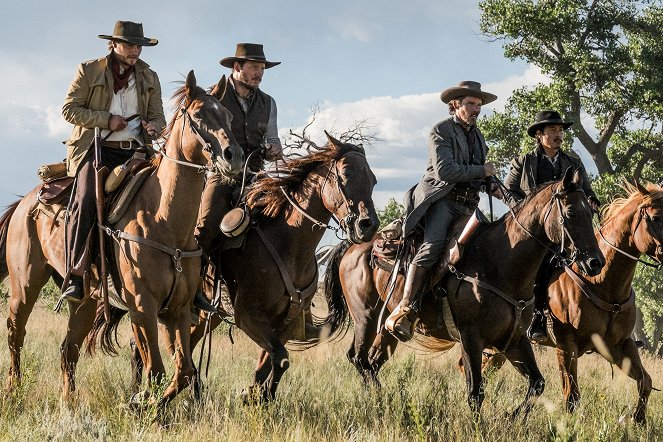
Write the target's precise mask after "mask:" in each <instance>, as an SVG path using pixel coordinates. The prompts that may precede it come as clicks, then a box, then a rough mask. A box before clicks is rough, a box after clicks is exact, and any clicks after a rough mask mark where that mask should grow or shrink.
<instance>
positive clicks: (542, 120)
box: [527, 110, 573, 138]
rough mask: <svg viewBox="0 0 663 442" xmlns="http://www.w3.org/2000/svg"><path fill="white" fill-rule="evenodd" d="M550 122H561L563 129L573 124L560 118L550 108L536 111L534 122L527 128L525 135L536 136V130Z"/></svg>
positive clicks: (557, 113)
mask: <svg viewBox="0 0 663 442" xmlns="http://www.w3.org/2000/svg"><path fill="white" fill-rule="evenodd" d="M550 124H561V125H562V127H563V128H564V129H568V128H569V127H571V126H572V125H573V122H572V121H564V120H562V117H561V116H560V115H559V112H555V111H551V110H545V111H540V112H537V113H536V117H535V118H534V124H532V125H531V126H530V127H528V128H527V135H529V136H530V137H532V138H534V137H536V131H537V130H540V129H543V128H544V127H546V126H548V125H550Z"/></svg>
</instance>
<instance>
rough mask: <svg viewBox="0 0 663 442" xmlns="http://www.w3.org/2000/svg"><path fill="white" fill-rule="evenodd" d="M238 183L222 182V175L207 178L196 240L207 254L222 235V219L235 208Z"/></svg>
mask: <svg viewBox="0 0 663 442" xmlns="http://www.w3.org/2000/svg"><path fill="white" fill-rule="evenodd" d="M237 189H238V185H237V184H234V183H231V184H227V183H224V182H221V177H219V176H216V175H213V176H211V177H209V178H208V179H207V182H206V183H205V190H204V191H203V198H202V201H201V202H200V212H199V214H198V225H197V226H196V232H195V236H196V240H197V241H198V246H199V247H200V248H201V249H203V252H204V253H205V254H206V255H208V256H209V255H210V253H211V252H212V250H213V249H214V246H215V245H216V244H217V243H218V240H219V237H220V235H221V227H220V226H221V220H222V219H223V217H224V215H225V214H226V213H228V211H229V210H230V209H232V208H233V193H235V191H236V190H237Z"/></svg>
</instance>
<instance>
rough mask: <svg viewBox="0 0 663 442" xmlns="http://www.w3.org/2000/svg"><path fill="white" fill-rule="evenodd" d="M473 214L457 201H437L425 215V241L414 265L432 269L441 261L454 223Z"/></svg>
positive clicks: (415, 258)
mask: <svg viewBox="0 0 663 442" xmlns="http://www.w3.org/2000/svg"><path fill="white" fill-rule="evenodd" d="M471 213H472V210H470V209H469V208H468V207H466V206H463V205H462V204H460V203H457V202H455V201H450V200H448V199H446V198H441V199H439V200H437V201H435V202H434V203H433V204H431V206H430V207H429V208H428V210H427V211H426V214H425V215H424V241H423V243H422V244H421V246H420V247H419V249H418V250H417V253H416V254H415V256H414V258H413V259H412V264H416V265H418V266H420V267H426V268H431V267H432V266H434V265H435V264H436V263H437V262H438V261H439V259H440V256H441V255H442V252H443V251H444V250H443V248H444V245H445V243H446V241H447V234H448V233H449V229H450V228H451V225H452V224H453V222H454V221H455V220H456V219H458V218H459V217H461V216H464V215H469V214H471Z"/></svg>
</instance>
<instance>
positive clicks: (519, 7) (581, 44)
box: [480, 0, 663, 350]
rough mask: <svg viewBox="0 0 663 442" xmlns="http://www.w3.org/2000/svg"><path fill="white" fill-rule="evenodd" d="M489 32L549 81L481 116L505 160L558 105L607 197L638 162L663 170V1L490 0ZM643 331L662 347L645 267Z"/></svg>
mask: <svg viewBox="0 0 663 442" xmlns="http://www.w3.org/2000/svg"><path fill="white" fill-rule="evenodd" d="M480 8H481V10H482V16H481V19H480V27H481V31H482V32H483V33H484V35H486V36H487V37H488V38H490V39H491V40H493V41H499V42H501V43H502V45H503V48H504V54H505V56H506V57H508V58H510V59H512V60H515V59H522V60H525V61H527V62H528V63H530V64H532V65H535V66H538V67H539V68H540V69H541V71H542V72H543V73H544V74H546V75H547V76H548V78H549V79H550V81H549V82H547V83H545V84H539V85H536V86H535V87H532V88H522V89H519V90H517V91H515V92H514V93H513V95H512V96H511V97H509V99H508V101H507V103H506V105H505V108H504V111H501V112H495V113H494V114H493V115H490V116H488V117H485V118H484V119H483V120H482V122H481V128H482V132H483V133H484V135H485V137H486V140H487V142H488V143H489V144H490V146H491V153H490V158H491V160H493V161H495V162H496V163H497V164H499V165H501V166H503V167H505V166H506V165H507V164H508V163H509V161H510V160H511V159H512V158H513V157H514V156H516V155H519V154H520V153H521V152H525V151H528V150H531V149H532V148H533V147H534V142H533V140H532V138H530V137H529V136H528V135H527V133H526V129H527V127H528V126H529V125H530V124H531V123H532V122H533V121H534V116H535V114H536V112H537V111H538V110H542V109H554V110H558V111H559V112H560V113H561V114H562V115H563V116H565V118H566V119H568V120H571V121H573V122H574V124H573V126H572V129H571V131H569V132H568V133H567V135H566V136H567V139H566V143H565V144H566V145H571V144H572V143H573V142H574V141H575V140H577V141H578V142H579V143H580V144H581V145H582V146H583V147H584V148H585V149H586V150H587V151H588V152H589V154H590V155H591V156H592V158H593V160H594V162H595V164H596V166H597V169H598V173H599V176H598V177H597V179H596V180H595V181H594V183H593V187H594V190H595V191H596V192H597V194H598V195H599V197H600V198H601V200H602V201H606V202H607V201H610V200H612V199H613V198H614V197H615V196H616V195H619V194H621V189H620V187H619V184H620V183H621V182H622V181H623V180H624V179H631V178H632V177H633V173H634V170H636V169H640V170H641V176H642V177H643V178H645V179H647V180H649V181H652V182H656V183H658V182H660V181H661V178H662V177H663V39H661V38H660V29H662V28H663V7H662V5H661V1H660V0H537V1H535V0H485V1H483V2H481V4H480ZM633 285H634V287H635V288H636V291H637V294H638V303H639V305H640V306H641V307H642V329H643V330H641V331H644V332H646V334H647V335H648V337H649V338H651V339H650V344H651V347H650V348H649V349H650V350H656V348H655V347H656V345H657V344H658V342H659V341H660V337H661V333H662V331H663V320H661V317H662V315H663V299H662V298H663V275H662V272H651V271H650V270H648V269H646V268H639V269H638V271H637V273H636V277H635V280H634V283H633Z"/></svg>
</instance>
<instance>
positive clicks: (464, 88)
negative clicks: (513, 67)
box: [440, 80, 497, 104]
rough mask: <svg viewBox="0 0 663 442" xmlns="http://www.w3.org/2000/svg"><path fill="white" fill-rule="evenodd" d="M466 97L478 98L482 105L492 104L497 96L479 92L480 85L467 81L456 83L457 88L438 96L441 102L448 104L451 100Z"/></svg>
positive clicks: (446, 90)
mask: <svg viewBox="0 0 663 442" xmlns="http://www.w3.org/2000/svg"><path fill="white" fill-rule="evenodd" d="M468 96H469V97H476V98H480V99H481V101H482V102H483V103H482V104H488V103H492V102H493V101H495V100H497V95H493V94H491V93H490V92H484V91H482V90H481V83H479V82H477V81H469V80H466V81H461V82H460V83H458V86H454V87H450V88H447V89H445V90H443V91H442V93H441V94H440V99H441V100H442V102H444V103H446V104H449V102H450V101H451V100H455V99H457V98H459V97H468Z"/></svg>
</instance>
